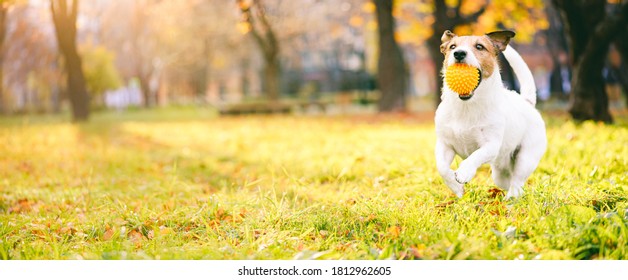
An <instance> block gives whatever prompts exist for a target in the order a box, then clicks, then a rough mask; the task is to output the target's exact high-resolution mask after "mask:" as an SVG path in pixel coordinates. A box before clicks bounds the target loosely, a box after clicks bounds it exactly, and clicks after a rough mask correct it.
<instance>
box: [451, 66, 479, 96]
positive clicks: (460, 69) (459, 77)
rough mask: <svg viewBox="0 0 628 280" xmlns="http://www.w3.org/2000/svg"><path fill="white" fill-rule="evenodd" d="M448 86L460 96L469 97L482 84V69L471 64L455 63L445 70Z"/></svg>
mask: <svg viewBox="0 0 628 280" xmlns="http://www.w3.org/2000/svg"><path fill="white" fill-rule="evenodd" d="M445 82H446V83H447V86H448V87H449V88H450V89H451V90H452V91H454V92H455V93H457V94H459V95H468V94H470V93H471V92H472V91H473V90H474V89H475V88H477V87H478V85H479V84H480V69H477V68H475V67H473V66H471V65H469V64H465V63H455V64H452V65H451V66H449V67H447V69H446V70H445Z"/></svg>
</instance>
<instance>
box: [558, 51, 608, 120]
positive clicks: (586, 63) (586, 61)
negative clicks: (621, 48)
mask: <svg viewBox="0 0 628 280" xmlns="http://www.w3.org/2000/svg"><path fill="white" fill-rule="evenodd" d="M605 54H606V49H603V51H602V50H600V51H598V52H592V51H589V52H585V53H584V54H582V58H581V59H580V60H579V61H578V62H576V64H575V65H574V67H573V70H574V75H573V79H572V81H571V84H572V86H571V88H572V91H571V97H570V101H569V103H570V105H569V113H570V114H571V116H572V117H573V119H575V120H579V121H584V120H595V121H603V122H605V123H612V122H613V118H612V117H611V114H610V113H609V111H608V96H607V94H606V89H605V87H604V79H603V77H602V68H603V67H604V57H606V55H605Z"/></svg>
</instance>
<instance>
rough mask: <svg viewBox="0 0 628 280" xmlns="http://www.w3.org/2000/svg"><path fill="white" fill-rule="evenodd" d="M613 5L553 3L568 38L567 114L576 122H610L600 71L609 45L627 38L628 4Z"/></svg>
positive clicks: (601, 0) (596, 0)
mask: <svg viewBox="0 0 628 280" xmlns="http://www.w3.org/2000/svg"><path fill="white" fill-rule="evenodd" d="M612 2H613V4H616V5H618V6H615V7H608V6H607V1H605V0H576V1H563V0H553V3H554V5H555V6H556V8H557V9H558V10H559V11H560V14H561V17H562V19H563V22H564V23H565V27H566V31H567V34H568V38H569V40H568V42H569V49H570V52H569V54H570V60H571V63H572V65H573V69H574V70H573V72H574V75H573V80H572V82H571V84H572V85H571V88H572V89H573V92H572V94H571V99H570V105H569V113H570V114H571V116H572V117H573V118H574V119H575V120H580V121H584V120H595V121H603V122H605V123H611V122H613V118H612V116H611V114H610V112H609V108H608V107H609V102H608V101H609V100H608V93H607V92H606V88H605V86H604V77H603V75H602V70H603V69H604V66H605V62H606V56H607V54H608V50H609V47H610V44H611V43H612V42H613V41H614V40H616V38H621V37H620V36H622V35H623V36H625V35H626V29H628V3H622V2H621V1H612ZM609 8H610V9H612V10H611V11H609ZM613 8H614V9H613ZM623 40H625V38H624V39H623ZM625 55H626V53H624V56H625Z"/></svg>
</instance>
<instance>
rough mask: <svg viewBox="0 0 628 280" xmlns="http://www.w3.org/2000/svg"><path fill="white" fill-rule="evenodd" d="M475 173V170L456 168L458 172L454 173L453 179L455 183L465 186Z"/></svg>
mask: <svg viewBox="0 0 628 280" xmlns="http://www.w3.org/2000/svg"><path fill="white" fill-rule="evenodd" d="M475 171H476V170H475V169H471V168H458V170H456V172H454V178H455V179H456V182H458V183H460V184H466V183H468V182H469V181H471V179H473V176H475Z"/></svg>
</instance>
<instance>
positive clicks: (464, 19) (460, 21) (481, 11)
mask: <svg viewBox="0 0 628 280" xmlns="http://www.w3.org/2000/svg"><path fill="white" fill-rule="evenodd" d="M487 7H488V4H484V5H482V8H480V9H479V10H478V11H477V12H475V13H473V14H470V15H468V16H466V17H462V16H460V17H459V18H456V19H454V21H455V22H456V25H463V24H469V23H472V22H476V21H477V20H478V18H479V17H480V16H481V15H482V14H484V12H486V8H487Z"/></svg>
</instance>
